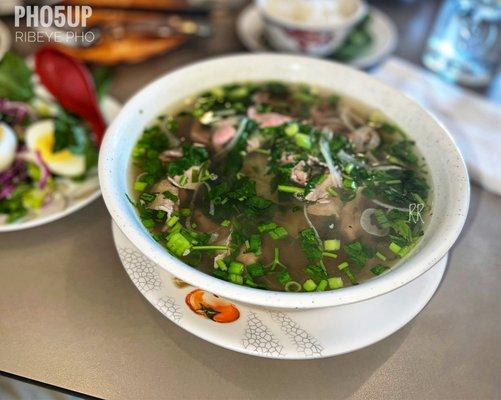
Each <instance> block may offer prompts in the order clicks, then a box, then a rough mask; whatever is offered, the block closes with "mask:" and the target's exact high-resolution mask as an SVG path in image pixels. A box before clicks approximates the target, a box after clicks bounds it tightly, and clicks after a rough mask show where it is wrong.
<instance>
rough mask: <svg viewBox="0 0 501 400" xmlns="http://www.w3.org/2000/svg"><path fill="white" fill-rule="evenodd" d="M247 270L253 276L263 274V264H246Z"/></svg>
mask: <svg viewBox="0 0 501 400" xmlns="http://www.w3.org/2000/svg"><path fill="white" fill-rule="evenodd" d="M247 272H248V273H249V275H251V276H252V277H254V278H257V277H259V276H263V275H264V266H263V264H261V263H255V264H250V265H248V266H247Z"/></svg>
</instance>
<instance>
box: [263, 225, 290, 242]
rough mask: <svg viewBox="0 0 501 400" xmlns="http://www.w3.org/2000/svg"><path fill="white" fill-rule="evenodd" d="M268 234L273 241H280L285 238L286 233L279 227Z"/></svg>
mask: <svg viewBox="0 0 501 400" xmlns="http://www.w3.org/2000/svg"><path fill="white" fill-rule="evenodd" d="M268 234H269V235H270V237H271V238H272V239H273V240H278V239H281V238H283V237H285V236H287V234H288V233H287V231H286V230H285V228H283V227H281V226H279V227H278V228H276V229H274V230H272V231H269V232H268Z"/></svg>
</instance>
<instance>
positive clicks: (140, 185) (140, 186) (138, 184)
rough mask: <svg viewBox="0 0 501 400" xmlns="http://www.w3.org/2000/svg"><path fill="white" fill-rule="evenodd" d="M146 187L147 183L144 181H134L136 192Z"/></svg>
mask: <svg viewBox="0 0 501 400" xmlns="http://www.w3.org/2000/svg"><path fill="white" fill-rule="evenodd" d="M147 187H148V184H147V183H146V182H141V181H136V182H134V190H137V191H138V192H142V191H143V190H144V189H146V188H147Z"/></svg>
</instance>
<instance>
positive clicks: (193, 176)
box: [191, 168, 200, 183]
mask: <svg viewBox="0 0 501 400" xmlns="http://www.w3.org/2000/svg"><path fill="white" fill-rule="evenodd" d="M199 174H200V170H199V169H198V168H193V169H192V170H191V181H192V182H194V183H196V182H198V177H199Z"/></svg>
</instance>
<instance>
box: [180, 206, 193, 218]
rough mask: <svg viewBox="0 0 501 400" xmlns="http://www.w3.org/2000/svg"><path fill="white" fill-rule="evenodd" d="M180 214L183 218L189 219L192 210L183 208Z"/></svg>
mask: <svg viewBox="0 0 501 400" xmlns="http://www.w3.org/2000/svg"><path fill="white" fill-rule="evenodd" d="M179 214H181V216H183V217H188V216H190V215H191V210H190V209H189V208H181V209H180V210H179Z"/></svg>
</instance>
